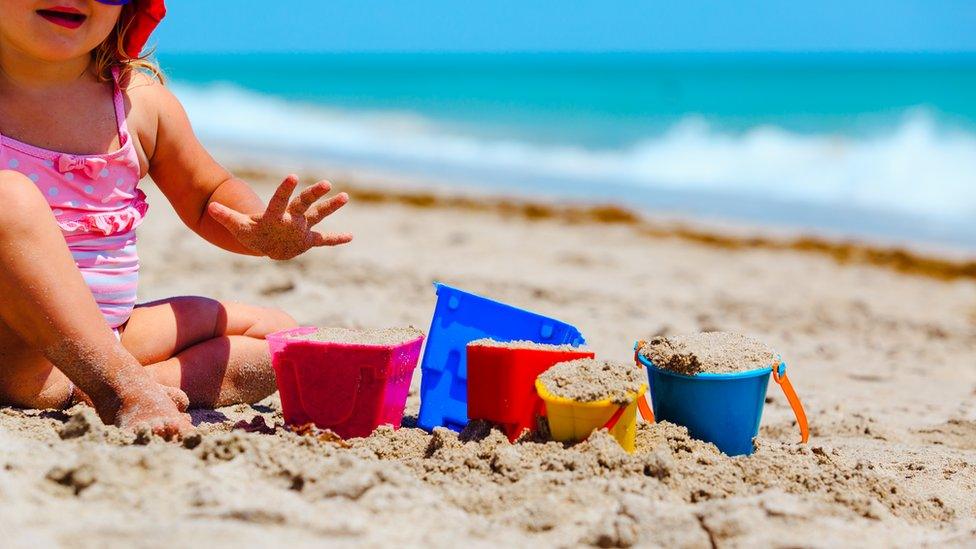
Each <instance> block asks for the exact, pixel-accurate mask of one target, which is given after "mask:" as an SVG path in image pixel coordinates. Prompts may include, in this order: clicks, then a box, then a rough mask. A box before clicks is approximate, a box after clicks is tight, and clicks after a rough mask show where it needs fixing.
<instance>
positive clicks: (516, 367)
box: [467, 339, 593, 441]
mask: <svg viewBox="0 0 976 549" xmlns="http://www.w3.org/2000/svg"><path fill="white" fill-rule="evenodd" d="M577 358H593V353H592V352H590V351H588V350H586V349H583V348H576V347H573V346H571V345H543V344H540V343H531V342H525V341H519V342H511V343H499V342H496V341H494V340H490V339H486V340H478V341H472V342H471V343H469V344H468V361H467V364H468V417H469V418H471V419H484V420H488V421H491V422H492V423H496V424H499V425H501V426H502V428H503V429H504V430H505V434H506V435H508V438H509V440H512V441H514V440H515V439H516V438H518V437H519V436H520V435H521V434H522V433H523V432H524V431H525V430H526V429H529V430H532V429H535V427H536V418H537V417H538V416H540V415H542V414H543V413H544V412H545V406H544V404H543V401H542V399H541V398H539V394H538V393H537V392H536V388H535V380H536V378H538V377H539V374H541V373H542V372H545V371H546V370H548V369H549V368H550V367H552V366H553V365H555V364H557V363H560V362H566V361H569V360H573V359H577Z"/></svg>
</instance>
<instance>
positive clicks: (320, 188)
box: [288, 181, 332, 216]
mask: <svg viewBox="0 0 976 549" xmlns="http://www.w3.org/2000/svg"><path fill="white" fill-rule="evenodd" d="M331 190H332V184H331V183H329V182H328V181H319V182H318V183H316V184H314V185H312V186H311V187H309V188H307V189H305V190H304V191H302V192H301V194H299V195H298V198H296V199H295V200H292V201H291V204H290V205H289V206H288V213H290V214H291V215H295V216H298V215H305V212H306V211H308V209H309V208H310V207H311V206H312V204H315V201H317V200H318V199H320V198H322V197H323V196H325V195H327V194H329V191H331Z"/></svg>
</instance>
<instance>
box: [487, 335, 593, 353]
mask: <svg viewBox="0 0 976 549" xmlns="http://www.w3.org/2000/svg"><path fill="white" fill-rule="evenodd" d="M468 347H498V348H502V349H527V350H533V351H553V352H559V351H564V352H565V351H576V352H587V351H589V349H587V348H586V347H576V346H573V345H570V344H569V343H565V344H562V345H549V344H547V343H537V342H535V341H495V340H494V339H491V338H483V339H476V340H474V341H472V342H470V343H468Z"/></svg>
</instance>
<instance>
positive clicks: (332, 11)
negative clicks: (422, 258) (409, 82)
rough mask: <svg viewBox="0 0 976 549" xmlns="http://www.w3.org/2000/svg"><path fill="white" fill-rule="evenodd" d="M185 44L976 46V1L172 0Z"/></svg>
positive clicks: (169, 38) (165, 48) (336, 48)
mask: <svg viewBox="0 0 976 549" xmlns="http://www.w3.org/2000/svg"><path fill="white" fill-rule="evenodd" d="M168 5H169V16H168V17H167V19H166V21H165V22H164V24H163V26H162V28H161V29H160V30H159V31H158V32H157V34H156V36H155V38H156V40H157V42H158V45H159V51H160V52H161V53H176V52H186V51H209V52H232V51H321V52H348V51H621V50H623V51H865V50H868V51H891V50H897V51H960V50H964V51H976V0H957V1H948V0H946V1H942V0H929V1H916V0H912V1H899V0H889V1H880V0H848V1H840V0H781V1H774V0H742V1H735V0H724V1H723V0H712V1H706V0H669V1H666V2H665V1H651V0H644V1H639V0H481V1H473V0H286V1H282V0H170V1H169V2H168Z"/></svg>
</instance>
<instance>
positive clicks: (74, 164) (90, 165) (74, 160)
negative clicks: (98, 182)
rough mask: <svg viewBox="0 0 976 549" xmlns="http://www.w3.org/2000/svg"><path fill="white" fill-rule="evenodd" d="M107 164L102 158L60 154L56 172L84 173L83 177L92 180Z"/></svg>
mask: <svg viewBox="0 0 976 549" xmlns="http://www.w3.org/2000/svg"><path fill="white" fill-rule="evenodd" d="M107 165H108V162H107V161H106V160H105V159H104V158H93V157H87V158H85V157H81V156H72V155H70V154H62V155H61V156H59V157H58V171H59V172H61V173H67V172H73V171H78V170H81V171H84V172H85V175H87V176H88V177H90V178H92V179H94V178H95V177H96V176H97V175H98V173H99V172H101V171H102V170H103V169H104V168H105V166H107Z"/></svg>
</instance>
